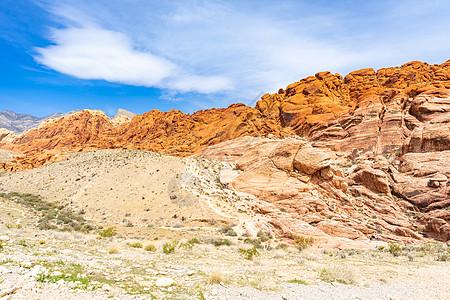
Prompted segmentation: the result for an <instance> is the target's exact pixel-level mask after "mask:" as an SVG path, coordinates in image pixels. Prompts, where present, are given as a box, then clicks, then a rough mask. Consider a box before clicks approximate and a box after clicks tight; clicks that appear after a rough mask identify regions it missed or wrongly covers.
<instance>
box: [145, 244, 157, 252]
mask: <svg viewBox="0 0 450 300" xmlns="http://www.w3.org/2000/svg"><path fill="white" fill-rule="evenodd" d="M144 249H145V250H146V251H151V252H155V251H156V246H155V245H154V244H152V243H150V244H147V245H146V246H145V248H144Z"/></svg>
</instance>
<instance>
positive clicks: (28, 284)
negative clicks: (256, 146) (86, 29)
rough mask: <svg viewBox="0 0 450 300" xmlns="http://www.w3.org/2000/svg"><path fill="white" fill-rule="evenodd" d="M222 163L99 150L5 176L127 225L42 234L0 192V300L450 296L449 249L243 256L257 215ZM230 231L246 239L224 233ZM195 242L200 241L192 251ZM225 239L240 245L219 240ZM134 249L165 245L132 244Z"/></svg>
mask: <svg viewBox="0 0 450 300" xmlns="http://www.w3.org/2000/svg"><path fill="white" fill-rule="evenodd" d="M223 166H224V163H220V162H217V161H209V160H201V159H180V158H174V157H169V156H163V155H159V154H155V153H151V152H146V151H133V150H101V151H92V152H85V153H79V154H76V155H73V157H71V158H70V159H68V160H65V161H61V162H58V163H55V164H51V165H48V166H44V167H40V168H36V169H33V170H27V171H23V172H17V173H12V174H8V173H4V174H2V175H0V192H20V193H33V194H39V195H41V196H42V197H43V199H44V200H46V201H51V202H56V203H59V204H64V205H68V207H70V208H72V209H73V210H74V211H75V212H76V214H77V215H78V214H79V213H80V212H81V211H83V214H81V215H82V216H83V217H84V218H85V219H87V222H88V223H89V224H92V225H95V226H103V228H106V227H107V226H115V227H116V228H117V229H118V234H117V235H116V236H114V237H109V238H102V237H100V236H99V235H98V232H95V231H92V232H91V233H82V232H61V231H56V230H38V229H37V228H36V225H37V224H38V220H39V219H40V218H41V215H40V214H41V212H39V211H36V210H33V209H31V208H30V207H26V206H24V205H23V204H19V202H18V201H16V200H13V199H10V200H8V199H6V198H1V197H0V241H3V242H2V245H3V247H2V248H1V249H0V299H107V298H115V299H154V298H157V299H448V298H449V297H450V287H449V285H448V284H447V283H448V282H450V268H449V266H450V262H449V261H448V260H447V261H439V260H437V258H438V257H439V255H441V256H442V255H443V254H446V255H450V251H449V250H448V249H449V247H448V245H446V244H442V243H440V244H439V243H438V244H429V245H428V246H426V247H425V246H423V245H417V246H408V247H406V248H404V249H403V250H402V253H401V255H399V256H397V257H394V256H393V255H392V254H391V253H389V251H387V249H382V250H380V249H370V250H364V251H361V250H352V249H350V250H341V251H338V250H325V249H317V248H308V249H306V250H303V251H299V250H298V249H296V248H294V247H291V246H287V247H286V248H284V247H281V246H280V245H281V244H282V241H281V240H277V238H276V237H275V238H274V239H271V240H270V244H271V246H272V248H273V249H271V250H264V249H259V250H257V251H258V252H259V254H260V255H259V256H255V257H254V259H253V260H248V259H246V258H245V257H244V256H243V255H242V253H240V251H239V249H247V250H248V249H250V248H251V246H250V245H249V244H248V243H244V238H245V236H243V235H245V234H246V233H248V231H249V228H250V227H251V225H252V220H254V216H253V215H252V213H251V210H250V209H248V206H246V205H248V202H250V203H251V199H246V198H245V195H236V194H235V193H234V192H233V191H230V190H227V189H224V188H223V187H222V186H221V185H220V184H219V183H218V182H217V177H218V174H219V172H220V169H221V168H222V167H223ZM247 200H248V201H247ZM175 215H176V217H175ZM183 217H185V218H183ZM258 218H260V216H258ZM130 224H132V225H130ZM225 224H229V225H232V227H233V229H234V230H235V231H236V232H237V234H238V236H226V235H225V234H224V233H221V232H219V229H220V228H222V226H224V225H225ZM191 238H198V239H199V240H200V243H199V244H189V245H188V244H186V243H187V241H188V240H189V239H191ZM218 238H221V239H228V240H229V241H230V243H231V245H230V246H226V245H224V246H214V245H213V244H211V243H210V242H211V241H214V240H217V239H218ZM136 242H138V243H140V244H142V246H143V248H145V247H146V246H148V245H150V244H151V245H154V246H155V248H156V250H155V251H146V250H144V249H143V248H134V247H132V246H131V245H132V244H133V243H136ZM166 242H171V243H173V242H175V243H176V248H175V252H174V253H172V254H166V253H164V251H163V246H164V244H165V243H166ZM277 245H278V247H277ZM13 290H14V291H13ZM2 294H4V295H5V298H1V297H2Z"/></svg>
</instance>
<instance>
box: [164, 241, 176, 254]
mask: <svg viewBox="0 0 450 300" xmlns="http://www.w3.org/2000/svg"><path fill="white" fill-rule="evenodd" d="M177 244H178V243H177V242H171V243H169V242H166V243H164V244H163V252H164V253H165V254H171V253H174V252H175V248H176V247H177Z"/></svg>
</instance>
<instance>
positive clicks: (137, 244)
mask: <svg viewBox="0 0 450 300" xmlns="http://www.w3.org/2000/svg"><path fill="white" fill-rule="evenodd" d="M130 247H133V248H142V244H141V243H139V242H134V243H131V244H130Z"/></svg>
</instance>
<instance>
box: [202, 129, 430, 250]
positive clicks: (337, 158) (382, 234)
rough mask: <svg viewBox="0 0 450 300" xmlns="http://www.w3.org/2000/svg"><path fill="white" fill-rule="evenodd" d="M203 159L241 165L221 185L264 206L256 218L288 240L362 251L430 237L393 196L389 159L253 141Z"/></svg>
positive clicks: (301, 142)
mask: <svg viewBox="0 0 450 300" xmlns="http://www.w3.org/2000/svg"><path fill="white" fill-rule="evenodd" d="M212 149H213V151H211V150H212ZM196 156H197V157H203V158H214V159H220V160H228V161H234V162H235V163H236V169H235V170H223V176H222V178H221V181H222V182H223V183H224V184H227V186H228V187H229V188H231V189H235V190H236V191H238V192H243V193H246V194H251V195H253V196H255V197H256V198H257V199H258V200H260V201H258V200H254V201H253V202H252V203H253V210H254V211H256V212H258V213H260V214H261V219H262V218H263V216H264V218H265V219H266V220H267V225H268V226H269V228H270V230H272V231H275V232H277V233H278V234H279V235H281V236H284V237H287V238H292V239H294V238H295V237H300V236H302V237H309V236H313V237H314V238H315V240H316V244H317V245H319V246H323V247H337V248H352V247H357V248H359V247H373V246H374V245H375V244H373V243H374V242H371V241H370V237H371V236H377V237H379V238H381V239H382V240H384V241H386V240H387V241H395V242H413V241H421V240H423V236H422V235H421V234H420V233H419V231H420V232H423V231H429V230H428V228H426V224H425V223H423V222H419V221H418V220H416V219H413V218H412V217H410V216H409V212H410V209H411V207H412V212H415V213H417V212H418V211H419V210H418V208H417V206H416V205H414V204H411V203H409V202H407V201H403V200H399V198H397V197H396V196H393V195H392V194H391V189H390V178H389V173H388V170H389V166H390V165H391V162H390V161H388V160H387V159H386V158H385V157H383V156H377V157H371V158H367V157H366V158H362V157H361V158H358V159H356V160H354V161H352V160H351V159H349V158H348V157H346V156H344V155H342V154H339V153H336V152H334V151H330V150H328V149H319V148H315V147H312V146H311V144H310V143H309V142H308V141H307V140H306V139H300V138H288V139H283V140H271V139H266V138H252V137H243V138H239V139H236V140H234V141H230V142H225V143H222V144H219V145H216V146H213V147H210V148H207V149H205V150H203V151H201V152H200V153H198V154H197V155H196ZM232 172H234V174H231V173H232ZM262 227H264V224H263V225H262Z"/></svg>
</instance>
